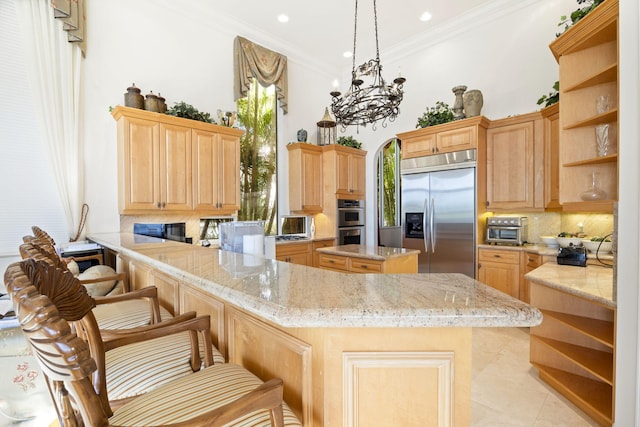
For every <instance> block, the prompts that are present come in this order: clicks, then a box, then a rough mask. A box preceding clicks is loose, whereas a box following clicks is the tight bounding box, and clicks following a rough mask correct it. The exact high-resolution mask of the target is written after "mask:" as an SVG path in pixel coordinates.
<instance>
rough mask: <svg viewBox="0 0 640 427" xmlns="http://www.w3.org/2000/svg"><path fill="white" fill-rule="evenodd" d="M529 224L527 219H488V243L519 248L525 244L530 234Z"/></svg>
mask: <svg viewBox="0 0 640 427" xmlns="http://www.w3.org/2000/svg"><path fill="white" fill-rule="evenodd" d="M528 222H529V221H528V219H527V218H526V217H508V216H494V217H490V218H487V243H496V244H503V245H518V246H521V245H523V244H525V243H526V242H527V239H528V234H529V224H528Z"/></svg>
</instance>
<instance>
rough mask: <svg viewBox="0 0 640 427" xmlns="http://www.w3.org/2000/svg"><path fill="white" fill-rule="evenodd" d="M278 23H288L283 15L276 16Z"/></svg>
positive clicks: (287, 18) (287, 19) (286, 17)
mask: <svg viewBox="0 0 640 427" xmlns="http://www.w3.org/2000/svg"><path fill="white" fill-rule="evenodd" d="M278 21H280V22H289V17H288V16H287V15H285V14H282V15H278Z"/></svg>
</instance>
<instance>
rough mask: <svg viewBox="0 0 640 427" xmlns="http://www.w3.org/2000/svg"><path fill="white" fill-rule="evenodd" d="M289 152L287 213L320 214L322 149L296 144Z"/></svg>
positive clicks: (290, 147) (289, 147)
mask: <svg viewBox="0 0 640 427" xmlns="http://www.w3.org/2000/svg"><path fill="white" fill-rule="evenodd" d="M287 150H288V151H289V211H291V212H294V213H302V214H316V213H320V212H322V205H323V203H322V201H323V200H322V199H323V196H324V194H323V190H322V185H323V180H322V147H319V146H317V145H312V144H305V143H297V144H289V145H287Z"/></svg>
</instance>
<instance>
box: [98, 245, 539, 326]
mask: <svg viewBox="0 0 640 427" xmlns="http://www.w3.org/2000/svg"><path fill="white" fill-rule="evenodd" d="M89 239H90V240H92V241H95V242H96V243H99V244H101V245H103V246H106V247H108V248H111V249H112V250H114V251H116V252H119V253H121V254H122V255H123V256H126V257H128V258H129V259H131V260H134V261H140V262H144V263H146V264H148V265H150V266H151V267H153V268H156V269H158V270H159V271H162V272H164V273H166V274H169V275H171V276H173V277H175V278H177V279H178V280H180V281H182V282H184V283H187V284H189V285H192V286H195V287H198V288H199V289H201V290H203V291H205V292H209V293H211V294H212V295H214V296H216V297H218V298H220V299H222V300H225V301H227V302H229V303H231V304H234V305H236V306H238V307H240V308H242V309H245V310H247V311H249V312H252V313H254V314H255V315H257V316H259V317H262V318H264V319H266V320H269V321H271V322H274V323H275V324H277V325H279V326H282V327H292V328H294V327H311V328H314V327H399V328H406V327H499V326H502V327H523V326H535V325H537V324H539V323H540V322H541V321H542V315H541V313H540V311H538V309H536V308H535V307H532V306H530V305H529V304H526V303H524V302H522V301H520V300H517V299H515V298H512V297H510V296H508V295H506V294H504V293H502V292H499V291H497V290H495V289H493V288H491V287H489V286H487V285H484V284H482V283H480V282H478V281H476V280H473V279H471V278H469V277H467V276H464V275H462V274H397V275H394V274H348V273H339V272H335V271H330V270H324V269H318V268H313V267H306V266H301V265H296V264H292V263H286V262H280V261H276V260H271V259H264V258H261V257H257V256H253V255H245V254H237V253H233V252H227V251H222V250H219V249H214V248H204V247H201V246H197V245H188V244H184V243H178V242H170V241H163V240H161V239H154V238H149V237H147V238H144V237H143V236H135V235H133V234H131V233H103V234H92V235H90V236H89Z"/></svg>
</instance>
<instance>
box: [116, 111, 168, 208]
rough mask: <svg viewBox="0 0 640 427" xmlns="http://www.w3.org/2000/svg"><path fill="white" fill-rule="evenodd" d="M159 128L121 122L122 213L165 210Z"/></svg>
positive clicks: (132, 120)
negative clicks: (162, 203) (161, 190)
mask: <svg viewBox="0 0 640 427" xmlns="http://www.w3.org/2000/svg"><path fill="white" fill-rule="evenodd" d="M159 128H160V125H159V124H158V123H157V122H149V121H147V120H140V119H137V118H128V117H122V118H121V119H120V120H119V121H118V136H119V137H118V163H119V167H118V176H119V178H118V179H119V181H120V191H119V201H118V202H119V208H120V211H121V212H125V211H127V210H157V209H160V208H161V200H160V178H159V177H160V157H159V156H160V152H159V145H160V142H159Z"/></svg>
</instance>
